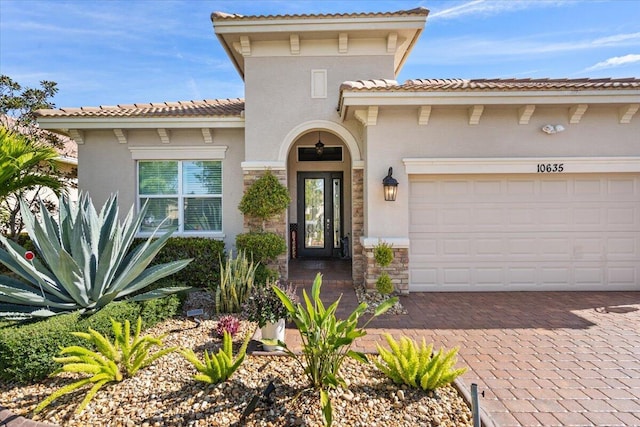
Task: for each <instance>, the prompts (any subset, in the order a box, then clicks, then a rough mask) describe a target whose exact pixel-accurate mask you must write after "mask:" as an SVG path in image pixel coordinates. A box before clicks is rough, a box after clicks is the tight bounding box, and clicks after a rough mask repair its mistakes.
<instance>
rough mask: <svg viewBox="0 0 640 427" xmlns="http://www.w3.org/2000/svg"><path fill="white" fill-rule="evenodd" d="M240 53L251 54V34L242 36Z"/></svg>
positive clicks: (243, 54)
mask: <svg viewBox="0 0 640 427" xmlns="http://www.w3.org/2000/svg"><path fill="white" fill-rule="evenodd" d="M240 53H241V54H242V56H251V40H249V36H240Z"/></svg>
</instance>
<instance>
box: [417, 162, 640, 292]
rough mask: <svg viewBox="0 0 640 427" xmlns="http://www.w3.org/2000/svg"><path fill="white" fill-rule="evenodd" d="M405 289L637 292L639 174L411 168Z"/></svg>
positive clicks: (639, 268) (639, 282)
mask: <svg viewBox="0 0 640 427" xmlns="http://www.w3.org/2000/svg"><path fill="white" fill-rule="evenodd" d="M410 187H411V188H410V236H409V237H410V239H411V246H410V258H409V259H410V283H411V284H410V290H411V291H511V290H640V174H575V175H574V174H572V175H568V174H566V175H545V176H541V175H527V174H525V175H446V176H443V175H413V176H412V177H411V182H410Z"/></svg>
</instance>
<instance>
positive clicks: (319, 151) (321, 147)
mask: <svg viewBox="0 0 640 427" xmlns="http://www.w3.org/2000/svg"><path fill="white" fill-rule="evenodd" d="M316 154H317V155H318V157H322V154H324V144H323V143H322V140H321V139H320V131H318V142H316Z"/></svg>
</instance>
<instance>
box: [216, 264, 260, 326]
mask: <svg viewBox="0 0 640 427" xmlns="http://www.w3.org/2000/svg"><path fill="white" fill-rule="evenodd" d="M255 273H256V264H255V263H254V262H253V261H250V258H249V257H247V255H246V254H245V252H244V251H240V252H238V255H237V256H236V257H235V258H233V256H232V255H231V254H229V257H228V258H227V261H226V263H225V264H222V261H220V284H219V285H218V286H217V287H216V288H215V289H214V288H213V287H212V288H211V290H212V292H213V294H214V297H215V302H216V312H218V313H238V312H239V311H240V310H241V308H242V304H243V303H244V302H245V301H246V300H247V298H249V294H251V290H252V289H253V280H254V277H255Z"/></svg>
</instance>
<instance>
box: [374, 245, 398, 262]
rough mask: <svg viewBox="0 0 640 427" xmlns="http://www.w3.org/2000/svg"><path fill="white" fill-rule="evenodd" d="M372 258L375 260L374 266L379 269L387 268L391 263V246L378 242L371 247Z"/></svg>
mask: <svg viewBox="0 0 640 427" xmlns="http://www.w3.org/2000/svg"><path fill="white" fill-rule="evenodd" d="M373 257H374V259H375V260H376V264H378V265H379V266H380V267H382V268H385V267H388V266H389V264H391V261H393V249H392V245H390V244H388V243H386V242H382V241H380V242H378V244H377V245H375V246H374V247H373Z"/></svg>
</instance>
